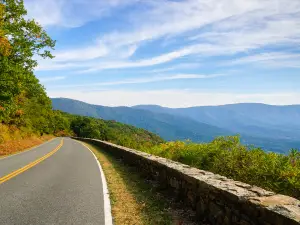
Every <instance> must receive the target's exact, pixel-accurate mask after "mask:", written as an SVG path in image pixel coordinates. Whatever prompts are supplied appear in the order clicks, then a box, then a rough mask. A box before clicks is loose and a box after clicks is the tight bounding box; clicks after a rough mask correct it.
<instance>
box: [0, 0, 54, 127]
mask: <svg viewBox="0 0 300 225" xmlns="http://www.w3.org/2000/svg"><path fill="white" fill-rule="evenodd" d="M26 15H27V11H26V9H25V8H24V3H23V0H0V25H1V27H0V121H1V122H4V123H8V124H17V125H19V124H20V125H22V124H25V125H26V124H29V123H30V122H32V121H30V120H29V119H28V117H30V116H31V115H30V113H33V110H32V107H33V108H42V106H43V107H44V110H43V112H44V113H42V114H43V115H41V116H45V114H47V113H46V111H47V110H51V101H50V99H49V98H48V97H47V95H46V93H45V90H44V88H43V86H42V85H41V84H39V81H38V79H37V78H36V77H35V76H34V74H33V70H34V68H35V67H36V66H37V60H36V59H35V58H36V57H42V58H53V56H52V55H51V53H50V51H49V50H51V49H53V48H54V46H55V41H53V40H52V39H51V38H50V37H49V36H48V35H47V33H46V32H45V31H44V30H43V28H42V27H41V26H40V25H39V24H38V23H37V22H36V21H35V20H32V19H26V18H25V16H26ZM34 57H35V58H34ZM36 114H38V113H37V112H36ZM26 116H27V118H26ZM41 116H39V115H37V117H35V118H33V116H31V117H32V119H36V120H37V121H39V125H40V127H44V126H46V124H45V122H43V121H42V119H41V118H40V117H41ZM41 122H43V124H40V123H41ZM36 124H37V123H36ZM43 130H45V129H44V128H43Z"/></svg>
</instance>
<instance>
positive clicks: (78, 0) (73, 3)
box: [25, 0, 139, 28]
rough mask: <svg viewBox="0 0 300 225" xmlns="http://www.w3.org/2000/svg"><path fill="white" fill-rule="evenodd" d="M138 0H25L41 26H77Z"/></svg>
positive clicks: (30, 13) (28, 8) (32, 15)
mask: <svg viewBox="0 0 300 225" xmlns="http://www.w3.org/2000/svg"><path fill="white" fill-rule="evenodd" d="M138 1H139V0H105V1H98V0H89V1H88V0H84V1H83V0H55V1H54V0H43V1H40V0H25V6H26V8H27V10H28V15H29V17H31V18H35V19H36V20H37V21H38V22H39V23H40V24H42V25H43V26H56V27H69V28H71V27H79V26H82V25H84V24H85V23H87V22H90V21H93V20H96V19H99V18H101V17H104V16H109V14H110V13H111V11H112V10H117V9H119V8H122V7H126V6H128V5H131V4H133V3H136V2H138Z"/></svg>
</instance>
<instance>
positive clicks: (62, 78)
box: [39, 76, 66, 83]
mask: <svg viewBox="0 0 300 225" xmlns="http://www.w3.org/2000/svg"><path fill="white" fill-rule="evenodd" d="M64 79H66V77H63V76H57V77H44V78H43V77H42V78H40V79H39V80H40V81H41V82H42V83H48V82H53V81H58V80H64Z"/></svg>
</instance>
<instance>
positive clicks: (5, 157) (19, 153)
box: [0, 137, 57, 161]
mask: <svg viewBox="0 0 300 225" xmlns="http://www.w3.org/2000/svg"><path fill="white" fill-rule="evenodd" d="M56 139H57V137H56V138H52V139H51V140H48V141H46V142H44V143H42V144H40V145H37V146H34V147H32V148H29V149H26V150H24V151H21V152H18V153H15V154H12V155H9V156H4V157H1V158H0V161H1V160H2V159H7V158H11V157H13V156H16V155H21V154H23V153H26V152H29V151H31V150H33V149H36V148H38V147H41V146H43V145H45V144H47V143H49V142H51V141H54V140H56Z"/></svg>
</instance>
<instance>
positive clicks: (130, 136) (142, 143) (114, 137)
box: [56, 111, 164, 149]
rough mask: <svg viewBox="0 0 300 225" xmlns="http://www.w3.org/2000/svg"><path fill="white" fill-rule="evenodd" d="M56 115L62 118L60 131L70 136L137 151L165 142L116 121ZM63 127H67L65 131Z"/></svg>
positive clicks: (148, 133)
mask: <svg viewBox="0 0 300 225" xmlns="http://www.w3.org/2000/svg"><path fill="white" fill-rule="evenodd" d="M56 113H60V115H61V116H62V117H61V118H60V121H61V123H60V124H59V125H58V127H59V129H60V130H61V132H64V131H66V133H67V134H68V135H69V134H72V135H75V136H78V137H88V138H95V139H101V140H105V141H110V142H113V143H115V144H119V145H123V146H128V147H131V148H136V149H141V148H148V147H149V148H150V147H153V146H155V145H157V144H160V143H163V142H164V141H163V139H161V138H160V137H159V136H157V135H155V134H153V133H151V132H149V131H146V130H144V129H140V128H136V127H133V126H130V125H126V124H122V123H119V122H116V121H110V120H102V119H95V118H91V117H86V116H75V115H71V114H67V113H62V112H59V111H56ZM63 126H66V127H65V128H64V129H63ZM61 134H63V133H61Z"/></svg>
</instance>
